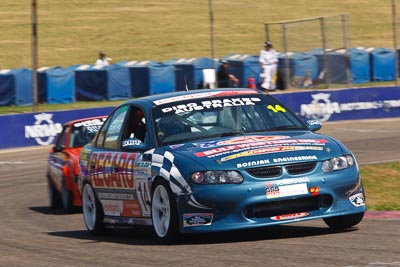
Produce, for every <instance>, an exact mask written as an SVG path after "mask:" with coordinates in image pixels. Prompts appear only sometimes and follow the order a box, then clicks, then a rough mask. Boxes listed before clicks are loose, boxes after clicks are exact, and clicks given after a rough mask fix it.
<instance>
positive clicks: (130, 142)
mask: <svg viewBox="0 0 400 267" xmlns="http://www.w3.org/2000/svg"><path fill="white" fill-rule="evenodd" d="M142 144H143V142H142V141H140V140H139V139H129V140H124V141H122V147H126V146H140V145H142Z"/></svg>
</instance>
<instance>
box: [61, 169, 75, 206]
mask: <svg viewBox="0 0 400 267" xmlns="http://www.w3.org/2000/svg"><path fill="white" fill-rule="evenodd" d="M61 202H62V207H63V208H64V210H65V211H67V212H72V210H73V208H74V206H73V205H72V192H71V191H69V189H68V187H67V184H66V183H65V179H64V177H63V181H62V189H61Z"/></svg>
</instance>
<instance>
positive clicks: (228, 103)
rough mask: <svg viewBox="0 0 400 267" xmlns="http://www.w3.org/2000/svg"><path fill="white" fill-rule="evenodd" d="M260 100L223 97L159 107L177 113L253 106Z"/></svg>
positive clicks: (164, 110)
mask: <svg viewBox="0 0 400 267" xmlns="http://www.w3.org/2000/svg"><path fill="white" fill-rule="evenodd" d="M259 101H261V99H260V98H257V97H252V98H250V97H237V98H224V99H212V100H204V101H201V102H200V103H194V102H192V103H187V104H180V105H176V106H170V107H165V108H163V109H161V111H162V112H163V113H170V112H174V113H175V114H179V113H182V112H190V111H193V110H207V109H215V108H223V107H236V106H254V105H255V102H259Z"/></svg>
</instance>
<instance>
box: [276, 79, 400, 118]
mask: <svg viewBox="0 0 400 267" xmlns="http://www.w3.org/2000/svg"><path fill="white" fill-rule="evenodd" d="M273 96H274V97H276V98H277V99H279V100H280V101H282V102H283V103H284V104H286V105H287V106H289V107H290V108H291V109H292V110H293V111H295V112H296V113H297V114H298V115H299V116H300V117H302V118H304V119H310V118H312V119H319V120H320V121H321V122H324V121H337V120H359V119H374V118H393V117H400V87H396V86H391V87H374V88H353V89H338V90H304V91H303V92H295V93H284V94H273Z"/></svg>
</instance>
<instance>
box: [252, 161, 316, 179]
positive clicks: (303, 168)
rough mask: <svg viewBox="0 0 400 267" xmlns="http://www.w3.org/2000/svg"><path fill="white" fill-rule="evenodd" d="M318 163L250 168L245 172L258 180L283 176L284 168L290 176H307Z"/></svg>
mask: <svg viewBox="0 0 400 267" xmlns="http://www.w3.org/2000/svg"><path fill="white" fill-rule="evenodd" d="M316 165H317V162H315V161H314V162H302V163H295V164H287V165H280V166H266V167H258V168H250V169H246V170H245V171H246V172H247V173H248V174H250V175H251V176H254V177H257V178H272V177H277V176H280V175H281V174H282V168H285V170H286V171H287V173H289V174H290V175H297V174H305V173H308V172H311V171H312V170H314V168H315V166H316Z"/></svg>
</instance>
